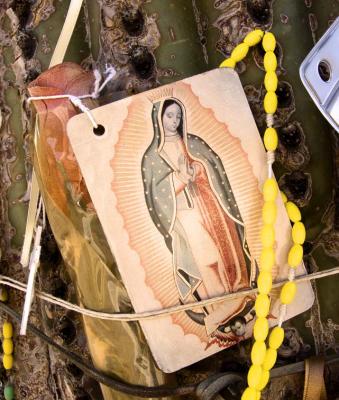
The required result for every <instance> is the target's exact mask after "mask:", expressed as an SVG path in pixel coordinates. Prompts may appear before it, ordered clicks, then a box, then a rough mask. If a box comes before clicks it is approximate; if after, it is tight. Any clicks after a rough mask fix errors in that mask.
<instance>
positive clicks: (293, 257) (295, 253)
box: [287, 244, 304, 268]
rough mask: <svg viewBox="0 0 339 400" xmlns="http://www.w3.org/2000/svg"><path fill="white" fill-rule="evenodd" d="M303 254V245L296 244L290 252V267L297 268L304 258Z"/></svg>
mask: <svg viewBox="0 0 339 400" xmlns="http://www.w3.org/2000/svg"><path fill="white" fill-rule="evenodd" d="M303 254H304V251H303V247H302V246H301V245H300V244H294V245H293V246H292V247H291V249H290V251H289V253H288V259H287V262H288V265H289V266H290V267H293V268H296V267H297V266H298V265H299V264H300V263H301V261H302V259H303Z"/></svg>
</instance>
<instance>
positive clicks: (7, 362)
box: [2, 354, 14, 370]
mask: <svg viewBox="0 0 339 400" xmlns="http://www.w3.org/2000/svg"><path fill="white" fill-rule="evenodd" d="M2 364H3V366H4V368H5V369H7V370H8V369H12V368H13V364H14V359H13V356H12V355H11V354H4V356H3V358H2Z"/></svg>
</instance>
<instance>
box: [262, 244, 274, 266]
mask: <svg viewBox="0 0 339 400" xmlns="http://www.w3.org/2000/svg"><path fill="white" fill-rule="evenodd" d="M274 264H275V253H274V250H273V247H265V248H264V249H262V251H261V254H260V259H259V265H260V271H267V272H270V271H271V270H272V267H273V265H274Z"/></svg>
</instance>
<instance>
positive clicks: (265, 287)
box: [257, 271, 272, 294]
mask: <svg viewBox="0 0 339 400" xmlns="http://www.w3.org/2000/svg"><path fill="white" fill-rule="evenodd" d="M257 283H258V291H259V293H262V294H268V293H269V292H270V291H271V289H272V274H271V273H270V272H267V271H261V272H260V273H259V276H258V282H257Z"/></svg>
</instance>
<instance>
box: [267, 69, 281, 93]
mask: <svg viewBox="0 0 339 400" xmlns="http://www.w3.org/2000/svg"><path fill="white" fill-rule="evenodd" d="M264 85H265V89H266V90H267V91H268V92H275V91H276V90H277V87H278V77H277V74H276V73H275V72H274V71H268V72H266V74H265V79H264Z"/></svg>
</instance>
